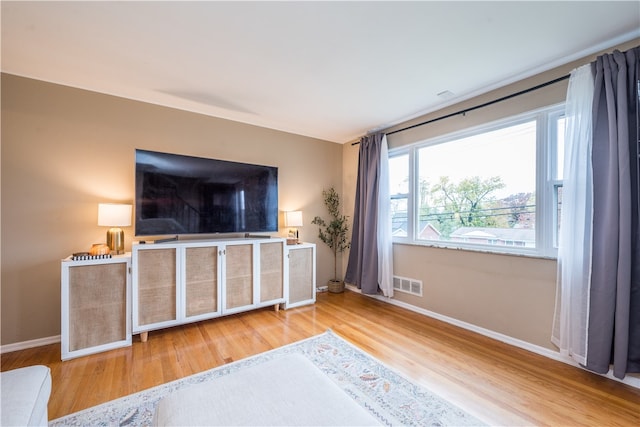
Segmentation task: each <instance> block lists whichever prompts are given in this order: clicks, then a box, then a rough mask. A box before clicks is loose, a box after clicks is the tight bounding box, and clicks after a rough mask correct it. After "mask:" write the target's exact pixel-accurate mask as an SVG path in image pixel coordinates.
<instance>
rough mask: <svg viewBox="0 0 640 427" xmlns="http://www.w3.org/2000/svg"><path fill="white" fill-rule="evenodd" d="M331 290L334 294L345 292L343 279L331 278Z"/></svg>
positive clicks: (329, 283)
mask: <svg viewBox="0 0 640 427" xmlns="http://www.w3.org/2000/svg"><path fill="white" fill-rule="evenodd" d="M328 285H329V292H332V293H334V294H339V293H341V292H344V282H343V281H341V280H329V282H328Z"/></svg>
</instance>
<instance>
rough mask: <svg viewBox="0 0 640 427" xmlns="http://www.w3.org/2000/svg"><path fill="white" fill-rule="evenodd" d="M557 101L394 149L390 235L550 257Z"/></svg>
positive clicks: (557, 205) (559, 148) (557, 180)
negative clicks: (553, 103) (509, 116)
mask: <svg viewBox="0 0 640 427" xmlns="http://www.w3.org/2000/svg"><path fill="white" fill-rule="evenodd" d="M563 113H564V107H563V106H555V107H549V108H546V109H543V110H538V111H535V112H531V113H527V114H523V115H520V116H517V117H511V118H508V119H505V120H502V121H500V122H496V123H491V124H487V125H484V126H481V127H478V128H474V129H469V130H465V131H462V132H458V133H455V134H451V135H445V136H441V137H438V138H434V139H430V140H426V141H421V142H419V143H416V144H413V145H411V146H405V147H400V148H397V149H393V150H391V151H390V154H389V171H390V194H391V208H392V209H391V215H392V225H393V230H392V233H393V237H394V241H396V242H406V243H417V244H429V245H437V246H444V247H456V248H469V249H478V250H490V251H497V252H507V253H523V254H531V255H540V256H555V254H556V252H557V234H558V230H559V225H560V224H559V218H560V215H559V212H560V209H561V206H562V166H563V157H564V156H563V154H564V153H563V135H564V117H563Z"/></svg>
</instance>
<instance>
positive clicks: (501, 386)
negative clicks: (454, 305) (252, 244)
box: [0, 291, 640, 426]
mask: <svg viewBox="0 0 640 427" xmlns="http://www.w3.org/2000/svg"><path fill="white" fill-rule="evenodd" d="M327 329H332V330H333V331H334V332H335V333H336V334H338V335H340V336H342V337H343V338H345V339H346V340H347V341H349V342H351V343H352V344H354V345H356V346H357V347H359V348H361V349H362V350H364V351H366V352H367V353H369V354H371V355H372V356H373V357H375V358H376V359H378V360H380V361H381V362H382V363H384V364H386V365H387V366H389V367H390V368H392V369H394V370H395V371H396V372H398V373H399V374H400V375H403V376H405V377H407V378H409V379H411V380H412V381H414V382H416V383H418V384H421V385H423V386H424V387H427V388H429V389H431V390H432V391H434V392H436V393H438V394H439V395H440V396H442V397H444V398H446V399H448V400H450V401H451V402H452V403H454V404H457V405H459V406H461V407H463V408H464V409H465V410H467V411H469V412H470V413H472V414H474V415H476V416H478V417H480V418H481V419H483V420H485V421H487V422H488V423H490V424H496V425H497V424H499V425H554V426H555V425H562V426H576V425H580V426H638V425H640V390H638V389H635V388H633V387H630V386H627V385H624V384H621V383H619V382H616V381H613V380H610V379H607V378H604V377H602V376H599V375H595V374H592V373H590V372H586V371H584V370H581V369H578V368H576V367H573V366H570V365H566V364H564V363H561V362H557V361H554V360H550V359H548V358H545V357H543V356H539V355H536V354H533V353H531V352H528V351H526V350H523V349H519V348H514V347H512V346H509V345H508V344H505V343H502V342H498V341H495V340H493V339H490V338H488V337H484V336H481V335H478V334H475V333H473V332H470V331H466V330H463V329H460V328H457V327H455V326H452V325H449V324H446V323H443V322H440V321H438V320H435V319H431V318H428V317H425V316H423V315H420V314H417V313H414V312H411V311H408V310H405V309H402V308H400V307H397V306H393V305H390V304H386V303H384V302H380V301H376V300H373V299H371V298H368V297H365V296H362V295H359V294H356V293H353V292H348V291H347V292H345V293H343V294H327V293H323V294H319V295H318V302H317V304H314V305H312V306H304V307H297V308H294V309H289V310H280V311H279V312H275V311H274V310H272V309H261V310H255V311H252V312H248V313H242V314H237V315H232V316H227V317H222V318H217V319H212V320H209V321H204V322H198V323H195V324H191V325H185V326H181V327H175V328H169V329H165V330H161V331H154V332H151V333H150V334H149V340H148V342H146V343H143V342H141V341H140V339H139V337H137V336H136V337H134V342H133V345H132V346H131V347H127V348H122V349H117V350H112V351H109V352H105V353H100V354H96V355H91V356H85V357H81V358H78V359H73V360H69V361H65V362H61V361H60V345H59V344H52V345H47V346H42V347H38V348H34V349H27V350H21V351H16V352H12V353H6V354H3V355H1V359H0V361H1V369H2V370H3V371H5V370H9V369H14V368H18V367H22V366H29V365H35V364H43V365H47V366H49V367H50V368H51V372H52V379H53V391H52V394H51V398H50V400H49V418H50V419H54V418H58V417H60V416H63V415H66V414H69V413H72V412H75V411H78V410H81V409H85V408H88V407H91V406H94V405H97V404H100V403H103V402H105V401H109V400H112V399H115V398H118V397H121V396H125V395H127V394H131V393H134V392H137V391H141V390H144V389H146V388H149V387H153V386H156V385H159V384H162V383H165V382H168V381H173V380H176V379H178V378H182V377H184V376H187V375H192V374H195V373H198V372H201V371H204V370H207V369H211V368H214V367H216V366H221V365H223V364H225V363H229V362H232V361H236V360H239V359H242V358H245V357H248V356H252V355H255V354H258V353H261V352H264V351H268V350H271V349H274V348H277V347H280V346H283V345H287V344H290V343H293V342H296V341H299V340H301V339H305V338H308V337H311V336H314V335H317V334H320V333H322V332H324V331H326V330H327Z"/></svg>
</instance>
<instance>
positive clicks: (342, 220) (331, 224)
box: [311, 187, 351, 293]
mask: <svg viewBox="0 0 640 427" xmlns="http://www.w3.org/2000/svg"><path fill="white" fill-rule="evenodd" d="M322 197H324V204H325V206H326V207H327V210H328V211H329V217H330V219H329V221H328V222H326V221H325V220H324V219H322V218H320V217H319V216H316V217H315V218H313V221H311V223H312V224H315V225H317V226H318V237H319V238H320V240H322V241H323V242H324V243H325V244H326V245H327V246H329V249H331V250H332V251H333V280H329V292H334V293H339V292H343V291H344V281H342V280H340V279H338V253H342V252H344V250H345V249H348V248H349V246H350V245H351V243H350V242H348V241H347V233H348V232H349V224H348V223H347V217H346V216H344V215H342V214H341V212H340V196H339V195H338V193H337V192H336V190H335V189H334V188H333V187H331V188H330V189H328V190H322Z"/></svg>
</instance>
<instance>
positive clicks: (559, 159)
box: [556, 117, 565, 180]
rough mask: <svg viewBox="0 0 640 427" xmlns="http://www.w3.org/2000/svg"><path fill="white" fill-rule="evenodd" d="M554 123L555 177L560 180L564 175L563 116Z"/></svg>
mask: <svg viewBox="0 0 640 427" xmlns="http://www.w3.org/2000/svg"><path fill="white" fill-rule="evenodd" d="M556 123H557V125H556V130H557V134H556V147H557V149H556V179H558V180H562V179H563V176H564V175H563V173H564V172H563V170H564V126H565V119H564V117H561V118H559V119H558V120H557V122H556Z"/></svg>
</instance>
